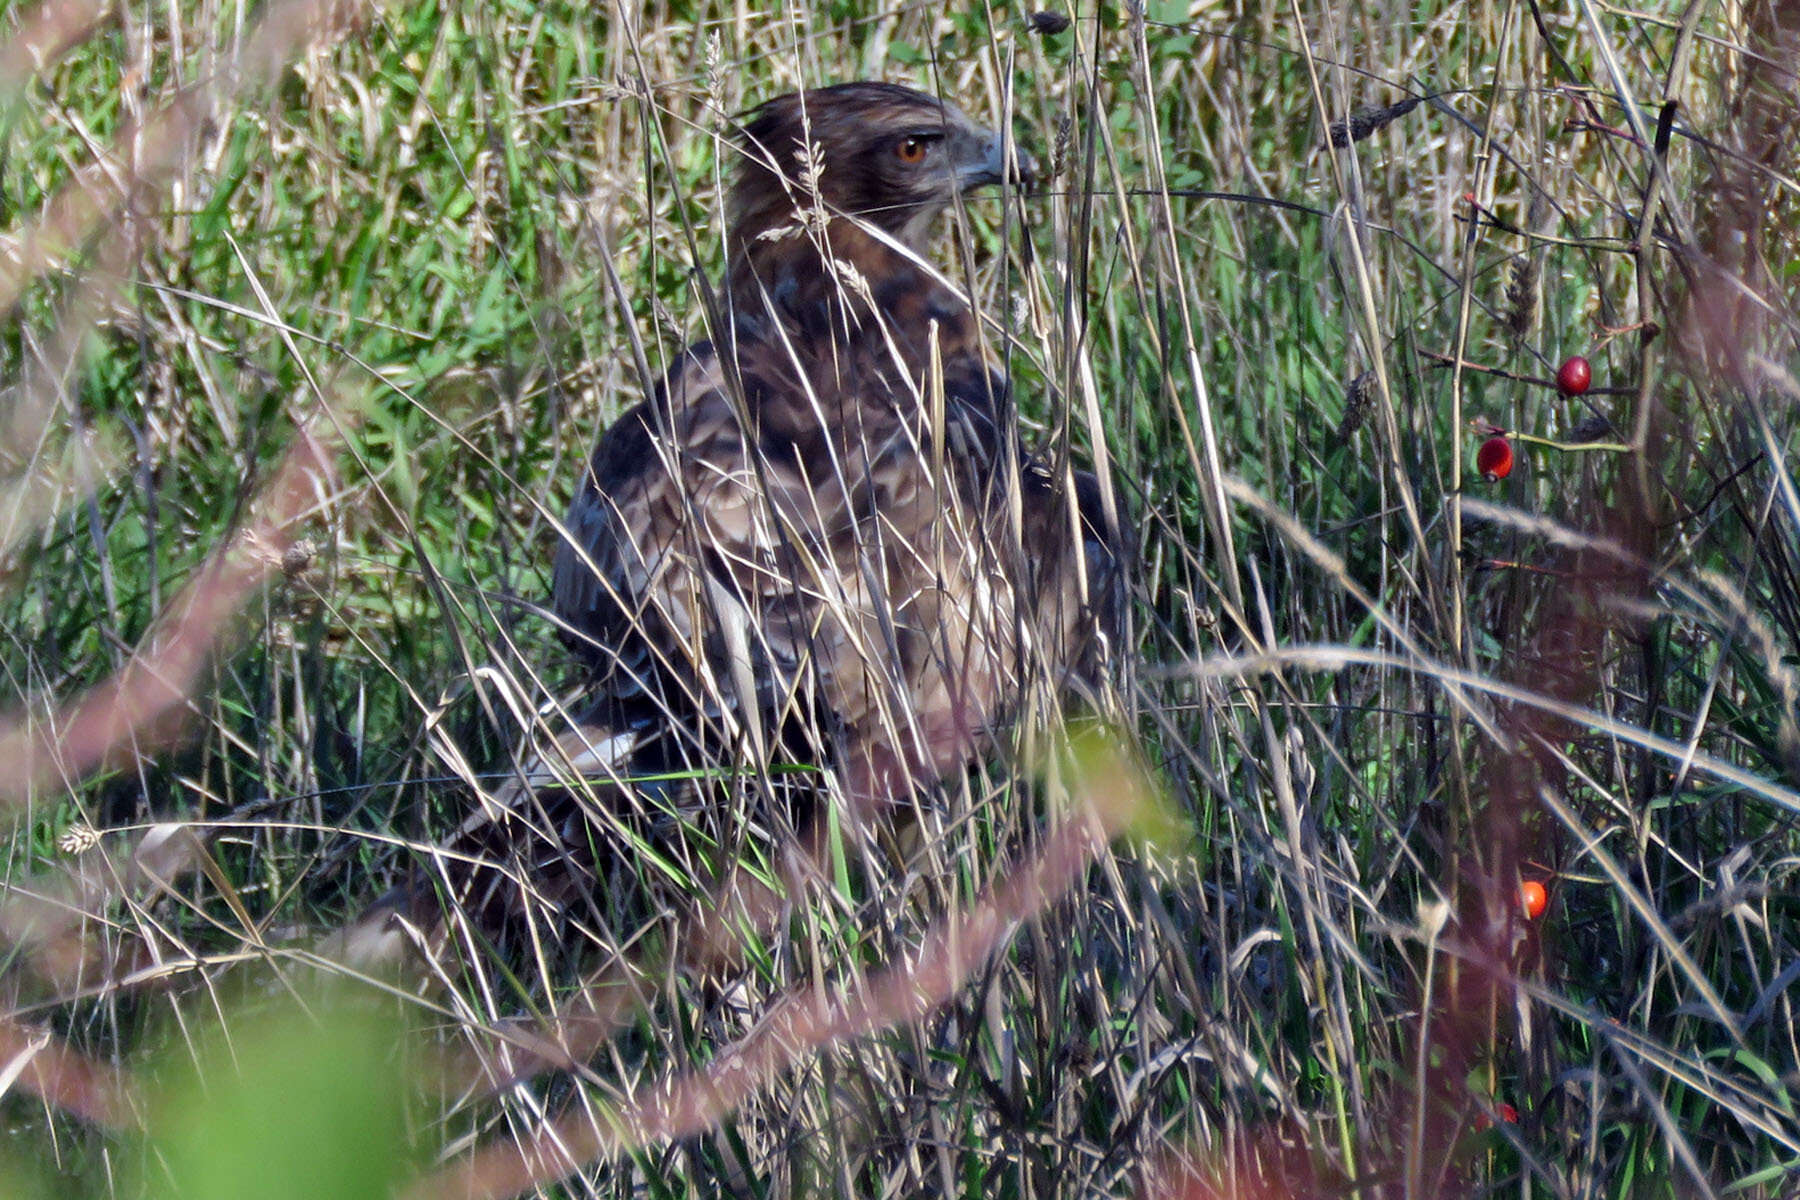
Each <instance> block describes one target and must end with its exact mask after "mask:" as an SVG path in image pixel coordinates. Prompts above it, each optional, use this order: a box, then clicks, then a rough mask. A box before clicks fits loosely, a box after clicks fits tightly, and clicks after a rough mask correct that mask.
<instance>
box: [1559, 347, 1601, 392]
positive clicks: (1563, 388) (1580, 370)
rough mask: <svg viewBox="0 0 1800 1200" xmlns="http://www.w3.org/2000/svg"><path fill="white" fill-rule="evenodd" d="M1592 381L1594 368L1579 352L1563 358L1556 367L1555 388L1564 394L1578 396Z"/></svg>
mask: <svg viewBox="0 0 1800 1200" xmlns="http://www.w3.org/2000/svg"><path fill="white" fill-rule="evenodd" d="M1593 382H1594V369H1593V368H1592V367H1590V366H1588V360H1587V359H1585V358H1583V357H1581V355H1579V354H1577V355H1575V356H1574V357H1572V358H1566V359H1564V360H1563V365H1562V366H1560V367H1558V368H1557V369H1556V390H1557V391H1559V392H1561V393H1562V394H1563V395H1565V396H1579V395H1581V394H1582V393H1583V392H1585V391H1587V390H1588V385H1589V384H1591V383H1593Z"/></svg>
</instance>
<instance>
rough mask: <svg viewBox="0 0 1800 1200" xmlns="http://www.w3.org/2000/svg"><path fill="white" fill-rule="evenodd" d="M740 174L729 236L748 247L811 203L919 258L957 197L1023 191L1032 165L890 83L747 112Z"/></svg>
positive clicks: (820, 92)
mask: <svg viewBox="0 0 1800 1200" xmlns="http://www.w3.org/2000/svg"><path fill="white" fill-rule="evenodd" d="M738 141H739V145H740V147H741V149H742V151H743V160H742V165H741V166H740V168H739V170H738V175H737V181H736V185H735V186H734V187H733V189H732V194H731V223H732V228H733V231H734V232H735V233H736V234H737V235H738V237H739V238H740V239H742V240H747V239H748V238H750V237H754V236H756V235H757V234H760V233H762V232H764V231H766V230H769V229H773V228H777V227H779V226H782V225H791V224H793V222H794V214H795V212H796V210H797V209H804V208H805V207H806V206H808V205H811V204H812V203H813V197H814V194H815V193H816V195H817V198H818V199H819V200H822V201H823V202H824V207H825V209H826V211H827V213H829V214H830V215H832V216H839V215H842V216H850V217H854V218H856V219H858V220H860V221H864V222H867V223H868V224H871V225H874V226H876V227H877V228H879V229H881V230H883V231H884V232H886V233H888V234H891V235H893V236H894V237H896V238H898V239H899V240H900V241H902V242H904V243H905V244H907V245H909V246H912V247H915V248H918V247H919V246H920V245H921V244H922V243H923V241H924V240H925V238H926V236H927V235H928V234H929V232H930V229H931V224H932V220H933V218H935V217H936V216H937V215H938V214H939V213H941V212H942V211H943V210H944V209H945V208H946V207H947V206H948V205H950V204H951V203H952V202H953V201H954V199H955V198H956V196H957V195H958V194H959V193H962V192H967V191H969V190H971V189H973V188H978V187H984V186H988V185H993V184H1001V183H1008V182H1010V183H1012V184H1014V185H1018V186H1025V185H1029V184H1030V183H1031V181H1032V176H1033V163H1032V161H1031V159H1030V157H1029V156H1028V155H1025V154H1023V153H1021V152H1020V151H1018V150H1017V149H1016V148H1014V147H1009V146H1008V145H1007V139H1006V138H1005V137H1003V136H1002V135H1001V134H1000V133H999V132H996V131H995V130H992V129H989V128H987V127H985V126H983V125H981V124H979V123H977V122H976V121H974V120H972V119H971V118H970V117H969V116H968V114H966V113H964V112H963V111H962V110H961V109H960V108H958V107H957V106H956V105H954V104H951V103H949V102H948V101H944V100H939V99H938V98H937V97H935V96H930V95H927V94H926V93H924V92H920V91H915V90H914V89H912V88H909V87H901V86H899V85H898V84H891V83H843V84H838V85H836V86H833V87H823V88H814V89H812V90H811V91H805V92H794V93H791V94H789V95H786V96H779V97H776V98H775V99H773V100H769V101H767V102H765V103H764V104H762V105H760V106H758V107H757V108H755V109H753V110H751V112H750V113H749V114H748V116H747V117H746V118H745V119H744V121H743V123H742V125H741V126H740V129H739V138H738Z"/></svg>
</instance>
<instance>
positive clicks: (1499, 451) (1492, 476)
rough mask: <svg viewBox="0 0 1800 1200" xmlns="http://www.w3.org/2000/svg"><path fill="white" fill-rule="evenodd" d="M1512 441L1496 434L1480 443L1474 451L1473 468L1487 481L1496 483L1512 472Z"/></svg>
mask: <svg viewBox="0 0 1800 1200" xmlns="http://www.w3.org/2000/svg"><path fill="white" fill-rule="evenodd" d="M1512 468H1513V452H1512V443H1511V442H1509V441H1507V440H1506V439H1505V438H1503V437H1500V436H1498V435H1496V436H1494V437H1491V438H1489V439H1488V440H1487V441H1485V442H1483V443H1481V449H1479V450H1477V451H1476V452H1475V470H1476V471H1478V472H1480V474H1481V477H1482V478H1483V479H1485V480H1487V481H1488V482H1489V483H1498V482H1499V481H1500V480H1502V479H1505V478H1506V477H1507V476H1508V475H1510V474H1512Z"/></svg>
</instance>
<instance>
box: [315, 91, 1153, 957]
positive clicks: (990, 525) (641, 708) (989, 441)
mask: <svg viewBox="0 0 1800 1200" xmlns="http://www.w3.org/2000/svg"><path fill="white" fill-rule="evenodd" d="M733 144H734V146H735V149H736V150H737V152H738V154H739V161H738V164H737V167H736V171H735V179H734V182H733V184H732V186H731V190H730V194H729V199H728V216H729V229H728V231H727V237H726V247H727V255H728V260H729V261H728V269H727V272H726V275H725V281H724V286H723V288H722V289H721V291H720V292H719V293H718V294H717V295H708V296H707V297H706V300H707V308H708V314H707V315H708V324H709V328H710V332H711V333H712V337H711V338H710V339H709V340H706V341H702V342H699V343H697V344H695V345H692V346H689V347H687V348H686V349H685V350H683V351H682V352H681V353H680V355H679V356H678V357H677V359H676V360H675V362H674V363H673V365H672V366H670V367H669V369H668V371H667V373H666V374H665V376H664V377H663V378H662V379H661V381H660V382H659V383H658V384H657V385H656V386H655V388H654V390H653V392H652V394H651V395H650V396H649V397H648V398H647V399H645V400H644V401H643V402H641V403H639V404H637V405H636V406H635V407H633V408H631V409H630V410H628V411H627V412H626V413H625V414H624V415H623V416H621V417H619V418H618V419H617V421H615V422H614V423H613V424H612V425H611V426H610V427H609V428H608V429H606V431H605V432H604V433H602V434H601V435H600V438H599V441H598V443H597V445H596V446H595V448H594V451H593V454H592V456H591V458H590V459H589V461H588V463H587V466H586V469H585V470H584V471H583V473H582V476H581V479H580V481H579V483H578V486H577V488H576V493H575V497H574V500H573V504H572V506H571V508H570V509H569V513H568V516H567V519H566V520H565V521H564V522H563V525H562V527H561V528H560V530H559V535H560V536H559V544H558V546H557V550H556V556H555V563H554V571H553V590H552V600H553V605H552V607H553V609H554V612H555V615H556V617H557V618H558V620H559V622H560V626H561V630H562V633H563V637H564V640H565V641H566V642H567V644H568V645H569V646H570V647H572V648H573V650H574V651H575V653H576V654H577V655H579V656H580V657H581V658H582V659H583V660H585V662H586V663H587V664H588V667H589V669H590V671H591V681H590V693H591V698H592V707H591V708H590V709H588V710H587V711H586V712H585V714H584V715H583V716H581V717H580V718H579V719H578V720H577V721H576V722H574V725H575V728H574V729H573V730H572V732H570V733H568V734H566V735H564V736H562V737H560V738H558V739H557V746H556V748H555V750H554V751H553V752H551V753H547V754H545V755H544V756H543V757H542V759H540V761H539V762H538V764H536V765H535V766H533V767H531V768H528V769H527V770H526V771H525V772H524V774H523V776H522V777H521V778H520V780H519V781H518V785H517V786H514V787H512V788H510V789H502V791H501V792H500V793H499V794H497V795H495V796H483V797H482V808H481V811H479V812H477V813H475V814H473V815H472V816H471V817H470V818H469V820H468V821H467V822H465V824H464V825H463V827H462V828H461V829H459V830H458V831H457V832H456V833H455V834H454V835H453V836H452V837H451V838H450V839H449V841H448V842H447V843H445V846H444V847H443V848H442V849H444V850H445V851H446V853H444V854H442V855H440V856H439V859H440V862H452V863H462V864H465V865H466V864H471V863H490V864H495V865H501V866H502V868H503V869H502V871H501V872H500V876H499V877H496V876H495V875H494V874H493V873H491V872H490V873H486V874H487V877H488V879H489V881H490V882H489V883H488V884H487V885H486V889H485V894H478V893H480V892H481V889H479V888H472V887H471V886H469V884H470V883H471V882H472V881H471V880H465V881H463V882H461V883H458V884H456V888H457V890H458V891H459V892H460V893H461V902H462V905H463V908H464V910H465V911H469V910H479V911H483V912H487V913H490V914H492V913H493V912H494V910H495V907H496V906H498V908H499V909H500V910H501V912H500V915H501V916H502V917H504V916H505V913H506V912H508V911H516V909H517V907H518V904H519V903H520V902H521V900H522V898H523V894H524V893H530V894H533V895H535V896H537V897H538V898H539V899H540V900H548V901H551V902H554V903H557V904H559V905H560V904H566V903H568V902H570V901H573V900H577V899H578V897H579V894H580V892H581V891H582V890H583V886H584V885H583V880H584V879H590V884H591V878H590V877H591V872H592V870H593V869H594V867H595V866H596V865H597V864H595V863H594V862H593V860H592V850H593V844H594V841H595V825H596V818H597V817H598V818H601V823H604V820H605V819H607V818H609V815H610V816H616V815H617V814H607V813H596V812H595V811H594V810H593V808H594V806H593V805H592V804H590V803H587V802H585V800H584V798H583V796H582V795H581V794H580V793H581V792H582V791H586V792H587V793H588V794H590V795H591V794H595V793H596V791H597V789H604V788H606V787H610V786H616V787H618V788H624V787H626V786H627V785H626V781H627V779H628V777H634V780H633V782H632V783H631V785H630V786H631V787H632V788H633V789H635V791H634V792H633V793H632V794H634V795H645V794H650V793H653V792H654V791H655V790H656V789H657V788H658V787H659V786H662V785H659V784H657V783H655V782H653V781H654V780H655V779H658V778H661V779H665V780H666V779H669V778H670V777H671V776H675V775H685V776H687V777H688V778H690V779H691V777H692V773H693V772H696V771H699V772H706V771H713V770H716V769H717V768H719V767H721V766H737V767H744V768H749V769H750V771H751V773H752V774H757V773H758V772H760V773H761V775H763V776H764V777H765V778H766V776H767V774H768V772H767V771H766V770H763V769H764V768H771V767H775V766H777V765H780V764H794V763H799V764H803V765H810V766H814V767H818V768H822V769H828V770H830V771H831V772H833V773H834V774H835V776H836V778H837V780H838V794H839V795H841V796H842V797H843V798H844V799H845V801H846V802H847V805H848V808H849V810H850V815H851V817H852V818H853V820H855V821H861V822H873V821H879V820H880V819H881V818H882V817H883V816H884V815H887V814H891V813H893V812H894V811H895V809H896V808H897V807H898V806H901V805H903V804H906V803H907V802H908V801H909V800H910V799H912V798H913V797H915V796H917V795H918V794H919V792H920V791H921V789H923V788H926V787H929V786H930V785H931V784H933V783H935V782H937V781H938V780H940V779H941V778H943V777H945V776H947V775H950V774H952V773H955V772H958V771H960V770H962V769H964V768H966V767H967V766H968V765H969V764H970V763H971V762H973V761H975V760H976V759H978V758H979V757H981V756H982V755H984V754H986V753H987V752H988V750H989V749H990V748H991V746H992V744H993V741H994V738H995V736H996V734H997V733H998V732H1000V731H1001V730H1003V729H1004V728H1005V726H1006V723H1007V721H1008V720H1009V718H1011V717H1012V716H1013V715H1014V714H1015V713H1016V711H1017V710H1018V708H1019V707H1020V705H1021V703H1022V702H1023V701H1024V699H1025V698H1026V696H1027V695H1028V693H1029V691H1030V689H1032V688H1033V687H1041V688H1042V689H1043V692H1044V694H1046V695H1053V694H1054V693H1055V692H1057V691H1060V690H1064V689H1067V688H1070V687H1081V686H1086V685H1089V684H1092V683H1094V682H1096V681H1097V679H1098V677H1099V672H1100V671H1101V669H1102V665H1103V661H1104V656H1105V654H1106V652H1107V649H1108V646H1109V645H1110V643H1111V642H1112V641H1113V640H1115V639H1116V626H1117V622H1118V620H1119V613H1120V608H1121V601H1120V595H1121V591H1122V584H1121V578H1122V565H1123V564H1122V557H1123V556H1122V554H1121V552H1120V549H1119V546H1120V542H1119V537H1118V534H1117V531H1116V529H1114V528H1113V526H1112V525H1111V524H1110V523H1109V522H1108V520H1107V519H1106V517H1105V515H1104V514H1103V504H1102V498H1101V489H1100V487H1099V485H1098V483H1097V482H1096V480H1095V478H1094V476H1093V475H1091V474H1088V473H1086V472H1083V471H1070V470H1068V469H1066V467H1065V468H1064V469H1063V470H1061V471H1057V470H1054V469H1052V466H1051V463H1050V462H1049V461H1048V460H1047V459H1045V458H1043V457H1040V456H1037V455H1034V454H1031V453H1029V452H1027V451H1026V450H1025V449H1024V448H1023V447H1022V445H1021V443H1020V441H1019V438H1018V433H1017V419H1016V414H1015V412H1014V410H1013V406H1012V399H1011V395H1010V391H1009V387H1008V379H1007V376H1006V373H1005V372H1004V371H1003V370H1002V369H1001V366H1000V363H999V362H998V361H997V360H996V358H995V357H994V355H993V354H992V352H991V351H990V348H989V345H990V343H989V340H988V336H987V331H986V330H985V329H984V326H983V322H982V319H981V316H980V314H979V313H978V312H977V311H976V309H975V308H974V306H973V305H972V303H971V301H970V299H969V297H968V296H967V295H966V294H964V292H963V291H961V290H960V289H959V288H958V287H957V286H955V285H954V284H953V283H951V282H950V281H949V280H948V279H947V278H946V277H945V276H944V275H943V274H942V273H941V272H940V271H939V270H937V269H936V268H935V267H933V266H932V265H931V263H930V262H929V260H928V251H929V244H930V240H931V235H932V233H933V231H934V229H935V227H936V225H937V223H938V218H939V217H940V216H941V215H942V214H943V212H944V210H945V209H946V208H948V207H949V206H950V205H952V204H953V203H954V202H955V201H956V200H957V198H958V197H959V196H961V195H963V194H965V193H967V192H969V191H972V190H974V189H977V188H982V187H990V186H996V185H1004V184H1006V183H1009V182H1012V183H1023V182H1025V180H1026V179H1027V177H1028V175H1029V166H1028V163H1027V162H1025V161H1024V160H1022V159H1020V158H1019V157H1018V156H1016V155H1015V154H1014V153H1013V151H1012V150H1011V148H1010V147H1009V146H1008V144H1007V139H1006V138H1004V137H1002V136H1001V135H1000V134H999V133H997V132H995V131H994V130H991V129H987V128H984V127H983V126H981V125H979V124H977V123H976V122H975V121H973V120H971V119H970V118H969V117H968V116H967V115H966V114H965V113H963V112H962V111H961V110H960V109H959V108H957V107H956V106H955V105H954V104H951V103H948V102H945V101H942V100H939V99H937V98H936V97H933V96H930V95H927V94H925V93H923V92H919V91H915V90H913V89H911V88H906V87H900V86H895V85H892V84H882V83H850V84H841V85H838V86H834V87H824V88H818V89H814V90H810V91H805V92H798V93H795V94H792V95H785V96H781V97H778V98H776V99H773V100H770V101H768V102H767V103H764V104H762V105H761V106H759V107H757V108H755V109H754V110H752V111H751V112H750V113H749V114H748V115H747V116H746V117H745V118H744V119H743V121H742V122H741V124H740V125H739V126H738V128H737V129H736V131H735V137H734V140H733ZM559 760H560V761H559ZM571 773H573V774H579V775H583V776H586V777H587V778H588V779H589V780H592V781H593V782H594V786H592V787H590V788H587V789H572V788H568V787H567V786H562V787H555V786H550V785H551V783H552V780H553V779H559V780H561V781H562V783H563V784H564V785H566V784H567V782H568V779H569V776H570V774H571ZM692 790H693V789H692V788H691V787H690V788H689V791H690V792H691V791H692ZM616 794H618V795H620V796H623V795H624V793H623V792H619V793H616ZM621 807H623V805H621ZM521 835H524V836H523V838H522V837H521ZM603 836H604V835H603ZM522 841H523V842H525V844H523V845H522V844H521V842H522ZM584 858H585V859H586V860H587V861H586V863H585V864H584V863H583V862H582V861H581V860H582V859H584ZM507 863H510V864H512V865H510V866H505V865H504V864H507ZM571 867H573V868H574V869H573V870H571V869H570V868H571ZM506 876H511V877H513V882H512V883H511V884H504V877H506ZM503 884H504V887H503V886H502V885H503ZM497 890H507V891H510V892H511V893H512V894H511V896H510V898H508V897H502V896H499V895H498V894H497ZM586 890H589V891H591V890H592V889H591V886H589V887H587V889H586ZM430 899H431V897H430V889H429V888H423V887H420V886H417V885H415V886H413V887H410V888H405V889H401V890H399V891H397V892H395V893H392V894H391V895H390V896H389V897H388V898H385V899H384V900H383V901H378V902H377V904H376V905H375V906H374V909H373V911H372V913H370V914H368V915H365V917H364V918H363V919H362V920H361V921H360V922H359V925H358V929H356V930H353V931H352V933H351V935H350V936H349V939H348V940H346V941H345V945H346V946H350V945H353V944H356V943H355V939H356V938H360V937H361V936H362V935H361V932H360V931H361V930H362V929H367V930H370V931H376V932H378V931H379V929H380V928H381V925H380V922H379V920H378V918H380V917H381V916H382V914H383V912H384V910H386V911H397V910H408V911H410V913H411V914H412V915H413V916H414V917H415V918H418V919H420V920H422V921H426V922H430V921H432V920H434V919H435V918H434V917H433V915H432V914H431V913H430V912H428V911H427V910H428V908H429V901H430ZM371 944H374V943H371ZM382 953H385V952H382ZM346 956H348V957H358V958H361V957H370V958H374V957H379V954H369V955H365V954H364V952H363V951H361V950H357V951H349V952H346Z"/></svg>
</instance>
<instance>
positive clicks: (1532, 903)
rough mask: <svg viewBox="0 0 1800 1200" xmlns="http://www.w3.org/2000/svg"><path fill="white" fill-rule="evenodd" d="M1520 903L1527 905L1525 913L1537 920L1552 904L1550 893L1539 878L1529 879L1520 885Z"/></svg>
mask: <svg viewBox="0 0 1800 1200" xmlns="http://www.w3.org/2000/svg"><path fill="white" fill-rule="evenodd" d="M1519 903H1520V904H1522V905H1524V906H1525V915H1526V916H1527V917H1529V918H1531V919H1532V920H1533V921H1535V920H1537V919H1538V918H1539V917H1541V916H1543V915H1544V909H1545V908H1546V907H1548V905H1549V904H1550V893H1549V892H1548V891H1547V890H1546V889H1545V888H1544V885H1543V884H1541V883H1539V882H1538V881H1537V880H1535V879H1527V880H1526V881H1525V882H1524V883H1521V884H1520V885H1519Z"/></svg>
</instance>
